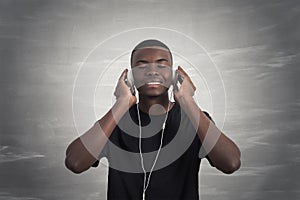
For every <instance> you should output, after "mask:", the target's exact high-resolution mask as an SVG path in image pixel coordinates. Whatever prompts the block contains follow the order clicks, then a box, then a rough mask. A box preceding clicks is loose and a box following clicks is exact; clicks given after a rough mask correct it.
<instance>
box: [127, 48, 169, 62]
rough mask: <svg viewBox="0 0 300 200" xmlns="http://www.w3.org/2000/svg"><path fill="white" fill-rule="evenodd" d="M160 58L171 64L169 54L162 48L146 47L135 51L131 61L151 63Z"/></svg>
mask: <svg viewBox="0 0 300 200" xmlns="http://www.w3.org/2000/svg"><path fill="white" fill-rule="evenodd" d="M162 58H164V59H166V60H168V61H169V62H171V53H170V52H169V51H168V50H167V49H165V48H162V47H146V48H142V49H137V50H136V51H135V52H134V53H133V55H132V59H133V61H137V60H149V61H150V62H151V61H155V60H156V59H162Z"/></svg>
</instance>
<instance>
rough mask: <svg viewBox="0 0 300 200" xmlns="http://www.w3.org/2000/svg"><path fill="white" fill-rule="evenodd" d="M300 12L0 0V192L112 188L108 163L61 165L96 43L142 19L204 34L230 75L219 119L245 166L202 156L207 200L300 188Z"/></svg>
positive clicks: (283, 5) (228, 2) (20, 195)
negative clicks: (81, 77)
mask: <svg viewBox="0 0 300 200" xmlns="http://www.w3.org/2000/svg"><path fill="white" fill-rule="evenodd" d="M299 13H300V3H299V1H296V0H295V1H276V0H268V1H258V0H252V1H235V0H216V1H209V0H206V1H185V2H183V1H164V2H161V1H155V0H152V1H137V0H132V1H121V0H119V1H67V0H62V1H61V0H60V1H58V0H52V1H50V0H49V1H42V0H23V1H21V0H19V1H18V0H15V1H13V0H1V1H0V51H1V52H0V64H1V73H0V74H1V82H0V88H1V98H0V103H1V120H0V122H1V126H0V127H1V130H0V199H5V200H10V199H13V200H15V199H27V200H37V199H65V200H68V199H90V200H94V199H105V195H106V181H107V177H106V176H107V168H106V167H105V166H104V165H101V166H100V167H98V168H97V169H92V170H89V171H87V172H85V173H83V174H80V175H75V174H72V173H71V172H69V171H68V170H66V169H65V167H64V154H65V149H66V147H67V145H68V144H69V143H70V142H71V141H72V140H73V139H75V138H76V137H77V132H76V129H75V127H74V124H73V116H72V105H71V104H72V89H73V83H74V79H75V77H76V73H77V71H78V69H79V65H80V62H82V61H83V59H84V58H85V57H86V55H87V53H88V52H89V51H90V50H91V49H92V48H93V47H94V46H95V45H96V44H97V43H99V42H101V41H103V40H104V39H106V38H108V37H110V36H111V35H113V34H117V33H119V32H121V31H124V30H129V29H132V28H137V27H145V26H159V27H163V28H170V29H174V30H178V31H180V32H183V33H185V34H187V35H189V36H190V37H192V38H194V39H195V40H196V41H201V44H202V45H203V46H204V47H205V48H206V49H207V50H208V52H209V53H210V54H211V55H212V57H213V59H214V61H215V62H216V63H217V64H218V66H219V69H220V73H221V74H222V78H223V80H224V84H225V89H226V100H227V115H226V120H225V124H224V127H223V128H222V130H223V131H224V132H225V133H226V134H227V135H228V136H229V137H231V138H232V139H233V140H234V141H235V142H236V143H237V144H238V145H239V147H240V149H241V151H242V167H241V169H240V170H239V171H237V172H236V173H234V174H233V175H230V176H228V175H224V174H222V173H221V172H218V171H217V170H216V169H214V168H211V167H210V166H209V164H208V162H207V161H203V162H202V166H201V173H200V174H201V175H200V176H199V178H200V184H201V187H200V190H201V192H200V193H201V199H204V200H208V199H220V200H226V199H231V200H233V199H236V200H238V199H249V200H254V199H273V200H274V199H276V200H277V199H278V200H279V199H295V200H296V199H299V197H300V190H299V188H300V182H299V178H300V173H299V167H300V136H299V106H300V100H299V87H298V86H299V85H298V82H297V81H298V79H297V78H298V76H299V63H300V59H299V58H300V56H299V47H300V44H299V35H300V18H299ZM178 45H182V44H180V43H179V44H178ZM109 50H110V49H108V51H109ZM116 56H117V55H116ZM107 95H110V93H109V91H107ZM104 96H105V95H104ZM109 98H111V97H109ZM109 100H110V99H109ZM212 117H214V116H212ZM92 123H93V121H87V122H86V126H90V125H91V124H92Z"/></svg>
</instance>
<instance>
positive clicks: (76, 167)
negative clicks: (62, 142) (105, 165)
mask: <svg viewBox="0 0 300 200" xmlns="http://www.w3.org/2000/svg"><path fill="white" fill-rule="evenodd" d="M127 110H128V103H127V104H125V103H124V101H116V103H115V104H114V105H113V107H112V108H111V109H110V110H109V111H108V112H107V113H106V114H105V115H104V116H103V117H102V118H101V119H100V120H99V121H97V122H96V123H95V124H94V126H93V127H92V128H90V129H89V130H88V131H87V132H85V133H84V134H83V135H82V136H80V137H78V138H77V139H75V140H74V141H73V142H72V143H71V144H70V145H69V146H68V148H67V151H66V159H65V165H66V167H67V168H68V169H70V170H71V171H73V172H74V173H81V172H83V171H85V170H87V169H89V168H90V166H91V165H92V164H93V163H94V162H95V161H96V160H97V159H98V156H99V155H100V153H101V151H102V150H103V147H104V146H105V144H106V143H107V141H108V138H109V137H110V135H111V133H112V132H113V130H114V128H115V127H116V125H117V123H118V122H119V120H120V119H121V117H122V116H123V115H124V114H125V112H126V111H127Z"/></svg>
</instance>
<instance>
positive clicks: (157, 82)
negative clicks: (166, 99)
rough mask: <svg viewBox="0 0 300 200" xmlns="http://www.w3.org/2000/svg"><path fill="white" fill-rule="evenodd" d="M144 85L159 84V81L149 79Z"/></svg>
mask: <svg viewBox="0 0 300 200" xmlns="http://www.w3.org/2000/svg"><path fill="white" fill-rule="evenodd" d="M146 85H161V82H159V81H151V82H147V83H146Z"/></svg>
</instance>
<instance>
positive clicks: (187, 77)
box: [178, 66, 196, 90]
mask: <svg viewBox="0 0 300 200" xmlns="http://www.w3.org/2000/svg"><path fill="white" fill-rule="evenodd" d="M178 71H179V72H181V76H182V77H183V80H184V79H187V80H188V81H189V82H190V83H191V85H192V87H193V89H194V90H196V87H195V85H194V83H193V81H192V79H191V78H190V77H189V75H188V74H187V73H186V72H185V71H184V70H183V68H182V67H181V66H178Z"/></svg>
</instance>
